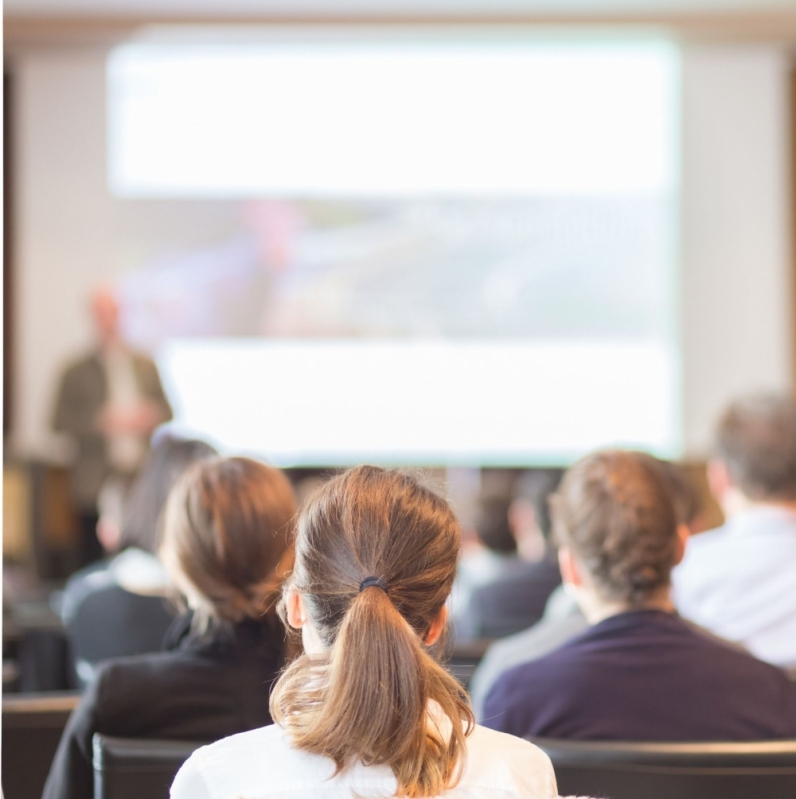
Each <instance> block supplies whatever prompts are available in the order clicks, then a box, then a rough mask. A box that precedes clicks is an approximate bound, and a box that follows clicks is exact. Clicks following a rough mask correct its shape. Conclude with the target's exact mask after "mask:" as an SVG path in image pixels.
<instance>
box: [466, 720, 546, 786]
mask: <svg viewBox="0 0 796 799" xmlns="http://www.w3.org/2000/svg"><path fill="white" fill-rule="evenodd" d="M464 780H465V781H466V782H467V783H468V784H474V785H475V784H478V785H483V787H484V789H491V790H492V791H495V790H498V791H501V792H502V793H505V794H506V795H508V796H517V797H540V799H541V797H554V796H557V795H558V791H557V788H556V779H555V774H554V772H553V765H552V763H551V762H550V758H549V757H548V756H547V755H546V754H545V753H544V752H543V751H542V750H541V749H540V748H539V747H538V746H536V745H535V744H532V743H531V742H530V741H525V740H523V739H522V738H517V737H515V736H514V735H508V734H507V733H503V732H497V731H496V730H490V729H487V728H486V727H481V726H480V725H476V727H475V729H474V730H473V732H472V734H471V735H470V737H469V739H468V746H467V770H466V772H465V775H464Z"/></svg>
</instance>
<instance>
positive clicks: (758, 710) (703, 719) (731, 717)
mask: <svg viewBox="0 0 796 799" xmlns="http://www.w3.org/2000/svg"><path fill="white" fill-rule="evenodd" d="M674 497H675V495H674V492H673V491H672V488H671V486H670V485H668V483H667V475H666V473H665V472H664V471H663V469H662V468H661V467H660V465H659V464H658V463H657V462H656V461H655V460H654V459H652V458H650V457H649V456H646V455H642V454H639V453H632V452H623V451H605V452H597V453H595V454H593V455H589V456H587V457H586V458H583V459H582V460H581V461H579V462H578V463H576V464H575V465H574V466H573V467H572V468H571V469H570V470H569V471H568V472H567V474H566V476H565V477H564V480H563V482H562V484H561V487H560V489H559V491H558V493H557V494H556V496H555V497H554V498H553V502H552V511H553V519H554V531H555V534H556V537H557V539H558V542H559V562H560V564H561V574H562V577H563V579H564V583H565V585H566V586H567V587H568V589H569V591H570V592H572V593H573V594H574V596H575V598H576V600H577V602H578V605H579V606H580V608H581V610H582V611H583V613H584V615H585V616H586V618H587V620H588V622H589V624H590V627H589V628H588V629H587V630H586V631H585V632H583V633H581V634H580V635H578V636H576V637H575V638H573V639H572V640H570V641H569V642H568V643H566V644H565V645H564V646H562V647H561V648H560V649H558V650H556V651H554V652H552V653H550V654H549V655H547V656H545V657H543V658H541V659H539V660H536V661H533V662H531V663H526V664H523V665H520V666H517V667H516V668H514V669H512V670H510V671H508V672H506V673H505V674H503V675H502V676H501V677H500V678H499V679H498V680H497V681H496V683H495V685H494V686H493V688H492V690H491V691H490V693H489V694H488V696H487V698H486V702H485V706H484V713H483V718H484V724H485V725H486V726H488V727H492V728H493V729H498V730H502V731H504V732H510V733H513V734H514V735H521V736H542V737H549V738H570V739H584V740H628V741H633V740H650V741H655V740H657V741H701V740H755V739H772V738H788V737H793V736H794V735H796V687H794V686H793V685H791V684H790V681H789V680H788V679H787V677H786V676H785V675H784V674H783V673H782V672H781V671H779V670H778V669H776V668H774V667H773V666H770V665H768V664H766V663H762V662H760V661H758V660H755V659H754V658H753V657H751V656H750V655H749V654H747V653H746V652H743V651H741V650H739V649H737V648H734V647H732V646H731V645H730V644H727V643H725V642H723V641H719V640H718V639H716V638H714V637H713V636H711V635H709V634H708V633H706V632H704V631H701V630H698V629H696V628H694V627H692V626H691V625H689V624H688V623H686V622H684V621H683V620H681V619H680V618H679V617H678V616H677V615H676V613H675V611H674V606H673V604H672V600H671V597H670V576H671V571H672V568H673V567H674V566H675V565H676V564H677V562H678V561H679V560H680V559H681V558H682V555H683V550H684V548H685V540H686V537H687V529H688V528H687V527H686V526H685V525H684V524H682V523H681V519H680V511H679V510H678V508H677V507H676V505H675V499H674Z"/></svg>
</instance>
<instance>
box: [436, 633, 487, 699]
mask: <svg viewBox="0 0 796 799" xmlns="http://www.w3.org/2000/svg"><path fill="white" fill-rule="evenodd" d="M492 642H493V639H491V638H479V639H478V640H477V641H463V642H457V643H456V644H454V646H453V647H452V648H451V649H449V650H448V651H447V652H446V653H444V654H443V656H442V661H443V663H444V664H445V666H446V667H447V669H448V671H449V672H450V673H451V674H453V676H454V677H455V678H456V679H457V680H458V681H459V682H460V683H461V684H462V685H463V686H464V687H465V688H467V687H468V686H469V684H470V680H471V679H472V676H473V674H475V670H476V669H477V668H478V664H479V663H480V662H481V660H482V659H483V657H484V654H485V653H486V650H487V649H489V646H490V645H491V644H492Z"/></svg>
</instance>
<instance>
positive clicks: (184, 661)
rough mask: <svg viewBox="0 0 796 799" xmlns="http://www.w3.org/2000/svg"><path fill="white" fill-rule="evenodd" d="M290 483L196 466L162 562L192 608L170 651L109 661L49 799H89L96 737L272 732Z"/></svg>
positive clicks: (208, 464)
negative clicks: (278, 610) (265, 728)
mask: <svg viewBox="0 0 796 799" xmlns="http://www.w3.org/2000/svg"><path fill="white" fill-rule="evenodd" d="M295 511H296V505H295V499H294V496H293V491H292V489H291V487H290V484H289V482H288V480H287V478H286V477H285V476H284V475H283V474H282V473H281V472H280V471H279V470H277V469H273V468H271V467H268V466H265V465H263V464H261V463H258V462H256V461H253V460H249V459H247V458H214V459H207V460H202V461H199V462H197V463H195V464H194V465H193V466H192V467H191V468H190V469H189V470H188V471H187V472H186V473H185V474H184V475H183V477H182V478H181V479H180V481H179V482H178V483H177V485H176V486H175V488H174V490H173V491H172V493H171V495H170V497H169V501H168V505H167V507H166V515H165V523H164V531H163V535H164V539H163V545H162V547H161V557H162V558H163V562H164V564H165V566H166V569H167V570H168V572H169V574H170V576H171V579H172V581H173V583H174V585H175V586H176V587H177V588H178V589H179V591H180V593H181V594H182V596H183V597H184V600H185V603H186V605H187V606H188V607H189V608H190V609H191V611H192V616H191V620H190V622H187V621H185V620H179V621H180V624H181V625H182V630H180V631H178V632H177V633H176V634H175V636H174V642H173V644H172V646H171V647H170V648H168V649H167V650H166V651H163V652H158V653H152V654H146V655H139V656H136V657H128V658H119V659H115V660H109V661H107V662H106V663H105V664H103V665H102V666H101V667H100V668H99V670H98V672H97V676H96V679H95V680H94V681H93V682H92V683H91V684H90V685H89V687H88V688H87V689H86V692H85V694H84V695H83V697H82V699H81V702H80V705H79V706H78V707H77V708H76V710H75V711H74V713H73V714H72V716H71V718H70V719H69V722H68V723H67V726H66V729H65V730H64V734H63V736H62V738H61V742H60V744H59V747H58V751H57V753H56V755H55V759H54V761H53V764H52V768H51V770H50V774H49V777H48V779H47V783H46V785H45V788H44V793H43V799H91V798H92V797H93V795H94V791H93V771H92V762H91V756H92V737H93V735H94V733H103V734H106V735H114V736H120V737H139V738H143V737H151V738H171V739H188V740H197V741H205V742H206V741H213V740H216V739H218V738H222V737H224V736H227V735H231V734H234V733H237V732H243V731H245V730H249V729H254V728H256V727H261V726H263V725H266V724H269V723H271V716H270V712H269V709H268V706H269V692H270V686H271V683H272V682H273V681H274V679H275V677H276V675H277V673H278V672H279V671H280V669H281V668H282V667H283V666H284V664H285V660H286V654H287V646H286V643H285V631H284V628H283V626H282V625H281V622H280V621H279V620H278V618H277V616H276V613H275V610H274V606H275V604H276V601H277V599H278V597H279V593H280V590H281V584H282V582H283V580H284V578H285V577H286V575H287V574H288V572H289V571H290V569H291V568H292V564H293V552H292V546H291V534H292V524H293V517H294V515H295Z"/></svg>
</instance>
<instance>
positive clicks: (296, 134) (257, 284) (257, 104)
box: [108, 30, 679, 465]
mask: <svg viewBox="0 0 796 799" xmlns="http://www.w3.org/2000/svg"><path fill="white" fill-rule="evenodd" d="M501 36H502V38H501ZM501 36H498V35H489V36H481V37H480V38H479V36H478V35H475V34H472V33H469V34H460V33H456V32H447V33H445V34H443V33H440V32H436V33H433V32H428V31H427V32H425V33H424V34H422V35H421V34H420V33H417V32H415V33H411V32H408V33H405V34H397V33H394V32H389V33H385V32H384V31H381V32H378V31H376V32H374V31H367V30H360V31H356V32H352V31H347V32H346V31H337V32H334V33H329V32H328V31H327V32H325V33H323V32H317V31H316V32H314V33H306V32H305V35H304V38H303V39H302V38H301V36H300V35H299V34H297V33H296V32H295V31H287V32H285V31H283V32H282V33H281V34H279V35H274V36H273V37H272V38H271V39H268V40H263V41H260V42H254V43H253V42H252V41H247V42H246V43H244V44H239V45H233V44H230V43H226V44H216V45H213V46H210V45H202V44H197V43H196V42H194V43H190V42H183V43H181V44H180V43H178V44H168V43H164V42H162V41H160V42H157V41H156V42H152V41H149V42H147V41H144V42H140V43H133V44H129V45H124V46H123V47H120V48H118V49H117V50H116V51H115V52H114V54H113V55H112V56H111V58H110V61H109V67H108V87H109V93H108V99H109V148H108V152H109V161H108V167H109V184H110V188H111V190H112V191H113V192H114V193H115V195H116V196H118V197H119V198H122V200H121V201H123V202H126V203H132V204H136V208H137V209H138V210H139V211H140V212H141V213H147V211H146V209H147V208H151V209H152V210H151V211H150V212H149V213H151V214H155V213H157V209H158V208H161V209H163V208H164V207H165V206H169V207H170V208H173V207H176V206H178V205H179V204H180V203H183V204H184V205H183V207H184V209H185V211H184V216H183V217H182V220H183V224H184V221H185V219H186V218H191V217H190V215H191V214H194V215H195V217H196V220H197V223H196V225H195V226H194V227H191V228H190V229H191V231H193V232H194V233H195V236H194V237H193V238H191V239H190V240H189V241H188V240H186V241H184V242H183V243H182V246H180V243H179V242H175V241H173V240H169V242H168V245H166V244H165V240H162V241H159V242H158V241H150V242H149V246H148V247H147V248H145V249H141V250H140V252H142V253H146V254H145V257H142V258H141V259H140V261H139V262H138V263H137V264H136V265H135V268H133V269H131V270H130V271H128V272H127V274H126V276H125V277H124V279H123V281H122V285H121V294H122V296H123V303H124V319H125V324H126V326H127V329H128V334H129V338H130V339H131V340H132V341H134V342H135V343H137V344H138V345H139V346H141V347H143V348H145V349H150V350H156V349H157V350H159V352H160V353H161V356H160V360H161V365H162V368H163V373H164V375H165V377H166V380H167V382H168V384H169V386H170V387H171V392H172V395H173V399H174V406H175V411H176V414H177V417H178V419H179V421H180V422H181V423H182V424H184V425H185V426H186V427H188V428H190V430H192V431H193V432H195V433H198V434H201V435H203V436H205V437H206V438H209V439H211V440H213V441H215V442H216V443H218V444H219V446H220V447H222V448H223V447H228V448H230V449H245V450H251V451H257V452H260V453H263V454H265V455H266V456H267V457H269V458H271V459H272V460H273V461H275V462H278V463H281V464H286V465H287V464H304V465H330V464H344V463H356V462H359V461H363V460H373V461H379V462H392V463H429V464H436V465H445V464H452V463H463V464H476V465H477V464H495V465H498V464H506V465H508V464H534V463H558V464H561V463H565V462H566V461H568V460H570V459H572V458H575V457H577V456H578V455H580V454H581V453H582V452H583V451H585V450H588V449H592V448H594V447H597V446H602V445H606V444H622V445H629V446H640V447H646V448H651V449H652V450H654V451H656V452H658V453H660V454H664V455H671V454H673V453H674V452H675V451H676V448H677V440H678V418H677V391H678V380H677V373H678V366H677V354H676V337H675V332H674V331H675V330H676V313H675V310H676V309H675V308H674V304H673V296H674V291H673V286H674V282H675V266H676V261H675V251H676V247H675V244H676V215H677V198H678V183H679V179H678V167H677V163H676V149H677V148H676V141H677V137H678V131H677V127H676V119H677V102H678V98H677V86H678V56H677V53H676V51H675V50H674V48H673V47H671V46H670V45H668V44H666V43H665V42H661V41H648V42H644V41H640V40H635V41H630V42H624V43H623V42H620V41H613V40H606V41H603V42H596V43H595V42H586V41H583V42H578V41H572V42H564V43H561V42H558V43H556V42H551V41H541V40H540V41H536V42H534V41H531V40H529V39H527V38H523V37H522V36H514V35H513V34H507V33H504V34H502V35H501ZM197 86H201V91H197V90H196V87H197ZM164 204H165V205H164ZM216 223H217V224H216ZM153 227H155V226H154V224H153ZM208 378H210V379H208Z"/></svg>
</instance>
